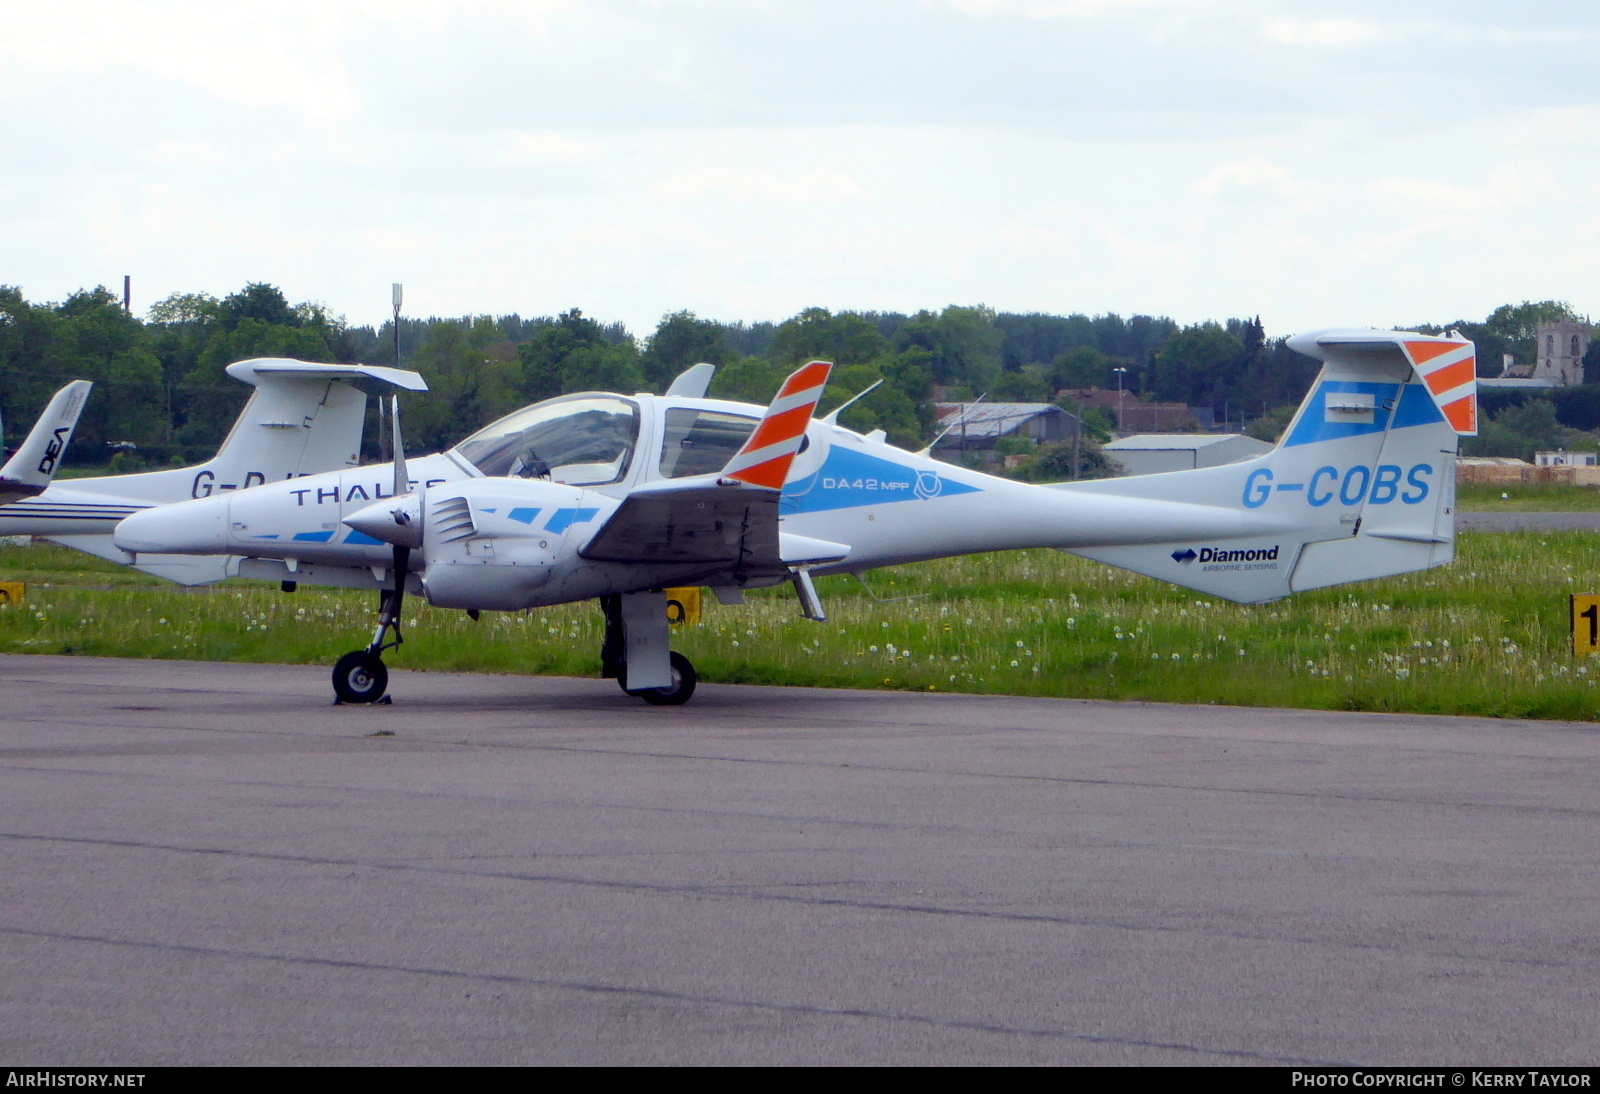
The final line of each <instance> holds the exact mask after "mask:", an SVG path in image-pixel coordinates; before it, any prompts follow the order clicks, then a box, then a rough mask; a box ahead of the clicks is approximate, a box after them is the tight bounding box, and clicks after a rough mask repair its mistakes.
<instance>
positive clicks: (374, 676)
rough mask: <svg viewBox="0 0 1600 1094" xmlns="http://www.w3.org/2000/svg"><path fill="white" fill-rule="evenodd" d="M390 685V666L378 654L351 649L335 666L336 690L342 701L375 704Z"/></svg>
mask: <svg viewBox="0 0 1600 1094" xmlns="http://www.w3.org/2000/svg"><path fill="white" fill-rule="evenodd" d="M388 688H389V669H388V667H387V666H385V665H384V663H383V658H381V657H379V656H378V655H377V654H375V653H368V652H367V651H366V650H352V651H351V652H350V653H347V654H345V655H344V656H343V657H341V658H339V663H338V664H336V665H334V666H333V693H334V694H335V695H337V696H338V697H339V702H341V703H376V702H377V701H378V700H379V699H381V698H383V693H384V692H385V691H387V690H388Z"/></svg>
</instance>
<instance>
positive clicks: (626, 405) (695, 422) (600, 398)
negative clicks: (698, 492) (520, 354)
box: [456, 395, 760, 486]
mask: <svg viewBox="0 0 1600 1094" xmlns="http://www.w3.org/2000/svg"><path fill="white" fill-rule="evenodd" d="M656 405H660V404H656ZM639 416H640V408H639V404H638V403H637V402H636V401H635V400H633V399H626V398H623V397H622V396H619V395H566V396H562V397H561V398H559V399H550V400H547V401H545V402H542V403H538V404H536V405H534V406H530V407H527V408H526V409H523V410H519V411H517V412H516V413H515V414H510V415H507V416H506V417H504V418H501V419H500V420H499V421H498V422H495V423H494V424H493V425H490V426H488V427H486V428H484V429H481V430H479V431H478V432H477V433H474V434H473V435H472V436H470V437H468V438H467V439H466V440H464V441H462V442H461V443H460V444H459V445H457V446H456V454H457V455H458V456H461V457H462V458H463V459H466V460H467V461H468V462H470V463H471V464H472V465H473V466H474V467H476V468H477V469H478V470H479V471H481V472H483V473H484V474H485V475H492V476H508V477H509V476H516V477H520V478H525V479H544V478H547V479H549V480H550V481H552V482H559V483H565V484H566V485H568V486H605V485H607V484H609V483H614V482H620V481H621V480H622V479H624V478H626V477H627V474H628V469H629V467H630V466H631V465H632V463H633V455H634V450H635V448H636V447H637V446H638V443H639ZM759 421H760V419H759V418H756V417H753V416H750V415H745V414H734V413H730V412H728V411H725V410H712V409H704V408H698V407H685V406H669V407H667V408H666V409H665V411H664V412H663V413H662V422H661V426H662V428H661V453H660V459H659V462H658V464H657V469H656V475H658V476H659V477H661V478H663V479H681V478H685V477H687V476H689V475H711V474H715V473H716V472H718V471H721V470H722V469H723V468H724V467H726V466H727V465H728V461H729V460H731V459H733V457H734V455H735V454H736V453H737V452H738V451H739V449H740V448H741V447H743V445H744V442H745V441H746V440H747V439H748V438H749V436H750V434H751V433H753V432H754V431H755V428H756V425H757V423H758V422H759Z"/></svg>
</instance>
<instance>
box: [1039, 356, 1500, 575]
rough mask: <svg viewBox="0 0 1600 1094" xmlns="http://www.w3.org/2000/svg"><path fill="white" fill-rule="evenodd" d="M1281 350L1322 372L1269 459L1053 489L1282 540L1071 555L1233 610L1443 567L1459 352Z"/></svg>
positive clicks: (1463, 423) (1472, 401) (1468, 424)
mask: <svg viewBox="0 0 1600 1094" xmlns="http://www.w3.org/2000/svg"><path fill="white" fill-rule="evenodd" d="M1289 344H1290V346H1292V347H1293V348H1294V349H1296V350H1299V351H1300V352H1301V353H1305V354H1308V355H1309V356H1312V357H1316V358H1319V359H1320V360H1321V361H1322V362H1323V367H1322V372H1321V373H1320V374H1319V375H1318V377H1317V380H1316V382H1315V383H1314V384H1312V386H1311V390H1310V392H1308V393H1307V395H1306V398H1305V400H1304V402H1302V403H1301V405H1300V409H1299V411H1298V413H1296V415H1295V418H1294V421H1293V422H1291V423H1290V425H1289V429H1288V430H1287V432H1285V434H1284V437H1283V439H1282V440H1281V441H1280V442H1279V443H1278V447H1277V448H1275V449H1273V450H1272V451H1271V452H1269V453H1267V454H1266V455H1263V456H1259V457H1257V458H1256V459H1253V460H1246V461H1244V462H1241V463H1234V464H1227V465H1225V466H1222V467H1208V468H1202V469H1200V470H1196V471H1177V472H1172V473H1169V474H1165V475H1144V476H1139V477H1136V478H1126V479H1105V480H1100V481H1098V482H1094V483H1083V484H1064V485H1063V486H1062V487H1060V488H1061V489H1067V490H1080V491H1083V492H1087V493H1099V494H1114V495H1120V496H1124V497H1135V498H1145V499H1150V500H1164V501H1186V502H1191V503H1198V504H1202V505H1212V506H1217V507H1220V508H1229V509H1238V510H1246V511H1250V512H1253V513H1254V514H1256V515H1257V516H1259V517H1261V518H1266V519H1268V520H1271V521H1272V522H1273V523H1275V524H1277V526H1278V527H1280V528H1282V529H1283V530H1282V531H1281V532H1279V533H1276V534H1272V535H1263V536H1257V537H1252V538H1250V539H1248V540H1244V539H1241V540H1226V541H1218V542H1205V543H1190V542H1187V541H1184V542H1179V541H1177V540H1176V539H1175V540H1174V541H1173V542H1171V543H1165V544H1157V545H1144V546H1137V547H1105V548H1090V549H1083V550H1075V551H1074V553H1076V554H1081V555H1084V556H1085V557H1088V558H1093V559H1096V560H1098V561H1101V562H1105V563H1109V564H1110V565H1113V566H1120V567H1123V568H1124V569H1129V570H1134V571H1136V572H1138V573H1142V574H1147V575H1149V576H1151V577H1158V578H1161V579H1162V580H1165V581H1171V582H1173V583H1174V584H1177V585H1183V586H1186V587H1188V588H1193V589H1199V590H1201V591H1203V592H1208V593H1212V594H1214V595H1217V596H1221V597H1224V598H1226V599H1230V600H1237V601H1242V602H1246V603H1254V602H1258V601H1264V600H1274V599H1277V598H1278V597H1282V596H1286V595H1288V594H1289V593H1291V592H1299V591H1301V590H1305V589H1316V588H1322V587H1323V586H1327V585H1338V584H1342V583H1344V582H1348V581H1362V580H1365V579H1367V578H1374V577H1385V576H1388V575H1390V574H1400V573H1408V572H1410V571H1412V570H1422V569H1427V568H1429V567H1431V566H1439V565H1443V564H1444V563H1446V562H1449V561H1450V560H1451V559H1452V558H1453V557H1454V551H1455V457H1456V448H1457V444H1458V440H1459V437H1460V436H1461V435H1463V434H1469V433H1471V432H1473V431H1475V430H1476V428H1477V385H1476V380H1475V378H1474V376H1473V369H1474V367H1475V366H1474V351H1473V345H1472V343H1471V342H1469V341H1467V340H1466V339H1463V338H1461V337H1460V336H1459V335H1450V336H1445V337H1431V336H1428V335H1422V334H1412V333H1409V332H1403V331H1370V330H1359V331H1323V332H1317V333H1314V334H1308V335H1303V336H1301V337H1298V338H1295V339H1291V340H1290V343H1289Z"/></svg>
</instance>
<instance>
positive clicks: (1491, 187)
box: [1365, 164, 1562, 218]
mask: <svg viewBox="0 0 1600 1094" xmlns="http://www.w3.org/2000/svg"><path fill="white" fill-rule="evenodd" d="M1365 190H1366V194H1367V196H1368V197H1369V198H1370V199H1371V201H1372V202H1373V204H1374V205H1376V206H1377V207H1378V208H1379V209H1381V210H1383V211H1384V212H1387V213H1393V214H1396V215H1399V216H1410V217H1427V218H1432V217H1438V216H1441V215H1460V214H1476V213H1492V212H1497V211H1500V210H1505V209H1510V208H1515V207H1518V206H1526V205H1529V204H1531V203H1533V202H1535V201H1540V200H1547V199H1554V198H1559V197H1560V195H1561V190H1562V188H1561V185H1560V183H1559V182H1558V181H1557V179H1556V177H1555V175H1554V174H1553V173H1552V172H1550V171H1549V170H1548V169H1545V168H1542V167H1540V166H1538V165H1534V166H1532V167H1518V166H1515V165H1511V164H1505V165H1502V166H1500V167H1497V168H1495V169H1494V170H1493V171H1491V172H1490V173H1489V175H1488V177H1487V178H1486V179H1484V181H1483V183H1482V184H1481V185H1478V186H1464V185H1460V184H1457V183H1449V182H1440V181H1439V180H1437V179H1428V178H1416V177H1414V176H1407V175H1390V176H1386V177H1384V178H1379V179H1374V180H1373V181H1372V182H1370V183H1368V184H1367V186H1366V188H1365Z"/></svg>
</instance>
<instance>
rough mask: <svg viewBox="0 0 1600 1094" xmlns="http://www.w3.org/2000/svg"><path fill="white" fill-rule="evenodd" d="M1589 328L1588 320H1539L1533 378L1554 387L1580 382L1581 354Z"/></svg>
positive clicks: (1585, 346)
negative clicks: (1570, 321) (1584, 321)
mask: <svg viewBox="0 0 1600 1094" xmlns="http://www.w3.org/2000/svg"><path fill="white" fill-rule="evenodd" d="M1592 329H1593V328H1591V327H1590V326H1589V324H1588V323H1540V324H1539V334H1538V340H1537V344H1536V345H1535V348H1534V355H1535V356H1534V365H1533V378H1534V379H1535V380H1543V381H1545V382H1546V383H1549V384H1551V385H1553V386H1555V387H1566V386H1567V385H1568V384H1581V383H1583V355H1584V354H1585V353H1586V352H1587V351H1588V349H1589V333H1590V331H1591V330H1592Z"/></svg>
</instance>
